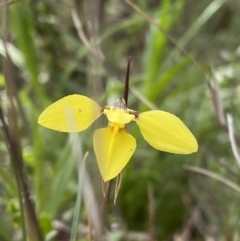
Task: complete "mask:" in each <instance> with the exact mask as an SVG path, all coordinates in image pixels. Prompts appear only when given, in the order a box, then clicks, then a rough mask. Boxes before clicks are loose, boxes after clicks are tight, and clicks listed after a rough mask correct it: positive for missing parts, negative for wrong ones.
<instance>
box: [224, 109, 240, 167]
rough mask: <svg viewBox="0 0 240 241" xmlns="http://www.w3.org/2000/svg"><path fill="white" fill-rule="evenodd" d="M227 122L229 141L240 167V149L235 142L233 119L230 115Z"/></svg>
mask: <svg viewBox="0 0 240 241" xmlns="http://www.w3.org/2000/svg"><path fill="white" fill-rule="evenodd" d="M227 122H228V134H229V140H230V143H231V147H232V152H233V155H234V157H235V159H236V162H237V164H238V166H239V167H240V155H239V153H238V147H237V143H236V140H235V134H234V125H233V118H232V116H231V115H230V114H227Z"/></svg>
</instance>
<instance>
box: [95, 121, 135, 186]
mask: <svg viewBox="0 0 240 241" xmlns="http://www.w3.org/2000/svg"><path fill="white" fill-rule="evenodd" d="M93 146H94V151H95V154H96V158H97V162H98V166H99V169H100V173H101V175H102V178H103V180H104V181H105V182H106V181H108V180H110V179H112V178H114V177H116V176H117V175H118V174H119V173H120V172H121V171H122V169H123V168H124V167H125V166H126V164H127V163H128V162H129V160H130V158H131V156H132V154H133V152H134V151H135V148H136V140H135V138H134V137H133V136H131V135H130V134H128V133H127V132H126V130H125V128H119V127H118V125H115V126H108V127H107V128H102V129H99V130H96V131H95V133H94V137H93Z"/></svg>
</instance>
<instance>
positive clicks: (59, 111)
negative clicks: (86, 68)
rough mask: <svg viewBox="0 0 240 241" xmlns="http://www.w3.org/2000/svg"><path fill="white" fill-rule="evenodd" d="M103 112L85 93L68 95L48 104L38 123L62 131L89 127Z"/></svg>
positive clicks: (76, 130)
mask: <svg viewBox="0 0 240 241" xmlns="http://www.w3.org/2000/svg"><path fill="white" fill-rule="evenodd" d="M101 114H102V112H101V108H100V106H99V105H98V104H97V103H96V102H95V101H93V100H92V99H90V98H88V97H86V96H83V95H69V96H66V97H64V98H62V99H60V100H58V101H56V102H54V103H53V104H51V105H50V106H48V107H47V108H46V109H45V110H44V111H43V112H42V114H41V115H40V116H39V118H38V124H40V125H42V126H44V127H47V128H49V129H53V130H56V131H61V132H79V131H83V130H85V129H87V128H88V127H89V126H90V125H91V124H92V123H93V122H94V121H95V120H96V119H97V118H98V117H99V116H100V115H101Z"/></svg>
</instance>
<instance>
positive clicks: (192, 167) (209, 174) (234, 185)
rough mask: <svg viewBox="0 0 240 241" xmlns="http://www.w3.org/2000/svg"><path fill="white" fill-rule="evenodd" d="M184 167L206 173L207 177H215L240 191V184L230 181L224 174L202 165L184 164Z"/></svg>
mask: <svg viewBox="0 0 240 241" xmlns="http://www.w3.org/2000/svg"><path fill="white" fill-rule="evenodd" d="M183 168H184V169H186V170H188V171H192V172H196V173H199V174H202V175H205V176H207V177H210V178H213V179H215V180H218V181H220V182H222V183H224V184H225V185H227V186H228V187H230V188H232V189H234V190H235V191H237V192H238V193H240V186H238V185H237V184H235V183H234V182H232V181H230V180H229V179H227V178H225V177H223V176H221V175H219V174H217V173H215V172H212V171H209V170H206V169H204V168H202V167H197V166H191V165H184V166H183Z"/></svg>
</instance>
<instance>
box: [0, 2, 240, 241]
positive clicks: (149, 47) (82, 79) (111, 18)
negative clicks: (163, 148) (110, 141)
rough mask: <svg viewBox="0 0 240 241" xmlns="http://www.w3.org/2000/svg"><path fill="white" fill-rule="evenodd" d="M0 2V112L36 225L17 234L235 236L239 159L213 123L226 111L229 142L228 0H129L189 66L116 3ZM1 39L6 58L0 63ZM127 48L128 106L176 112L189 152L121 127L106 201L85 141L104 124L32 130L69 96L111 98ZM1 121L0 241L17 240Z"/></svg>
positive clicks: (235, 31)
mask: <svg viewBox="0 0 240 241" xmlns="http://www.w3.org/2000/svg"><path fill="white" fill-rule="evenodd" d="M3 3H4V1H1V10H2V12H1V23H2V26H3V28H2V29H3V31H2V34H1V35H2V37H1V39H0V53H1V56H2V59H3V61H2V63H1V66H2V71H1V74H0V100H1V106H2V108H3V110H4V114H5V118H6V120H7V122H9V123H10V122H11V118H15V121H16V122H17V124H18V128H17V131H16V132H15V133H16V138H17V139H19V140H20V146H21V151H22V155H23V159H24V167H23V170H24V177H25V179H26V182H27V184H28V187H29V191H30V199H31V201H32V202H33V204H34V207H35V210H36V217H37V220H38V223H39V226H40V230H41V232H42V238H40V237H38V238H37V237H36V236H34V235H33V237H35V238H31V237H30V236H29V230H28V231H27V236H29V239H28V240H30V241H35V240H49V241H50V240H53V241H55V240H56V241H66V240H81V241H84V240H100V237H99V236H98V231H97V230H98V229H99V230H102V231H99V232H100V233H104V238H103V240H111V241H118V240H119V241H120V240H127V241H128V240H136V241H138V240H139V241H140V240H143V241H145V240H146V241H147V240H149V241H153V240H173V241H201V240H206V241H213V240H216V241H218V240H221V241H225V240H226V241H227V240H229V241H232V240H235V241H237V240H240V232H239V230H240V205H239V203H240V197H239V194H240V186H238V185H240V169H239V165H238V163H237V160H236V158H235V157H234V154H233V152H232V149H231V143H230V140H229V136H228V131H227V130H228V124H227V121H226V114H227V113H230V114H231V115H232V116H233V121H234V127H235V134H236V140H237V143H238V144H239V143H240V142H239V140H240V139H239V138H240V122H239V120H240V111H239V105H240V95H239V93H240V82H239V76H240V37H239V29H240V17H239V12H240V2H239V1H230V0H228V1H227V0H213V1H210V0H201V1H196V0H172V1H170V0H162V1H157V0H151V1H144V0H135V1H134V4H136V5H137V6H138V7H139V8H140V9H141V10H142V12H143V13H144V14H147V15H148V16H149V17H150V18H151V21H155V22H156V23H158V24H160V25H161V27H162V28H163V29H165V31H166V32H167V33H168V34H170V35H171V36H172V37H173V38H174V39H175V40H176V42H177V44H178V45H179V46H181V47H182V48H184V49H185V51H187V52H188V53H189V54H190V55H191V56H192V57H193V58H194V59H195V61H197V63H198V65H199V66H201V69H199V68H198V67H197V66H196V64H194V63H193V61H192V60H191V59H189V57H188V56H186V55H185V54H183V53H181V51H179V48H178V47H177V46H176V44H174V43H173V42H171V41H170V39H169V36H167V35H165V34H163V33H162V32H161V31H159V29H157V28H156V26H154V24H153V23H152V22H151V21H149V20H147V19H146V18H145V17H144V15H143V14H139V13H138V12H137V11H136V10H134V9H133V8H132V7H131V6H130V5H129V4H128V3H127V2H126V1H116V0H82V1H76V2H75V1H74V0H73V1H61V0H58V1H56V0H52V1H47V0H41V1H40V0H34V1H23V0H22V1H21V0H20V1H10V2H9V5H8V7H7V11H6V8H5V6H4V4H3ZM7 13H8V14H7ZM4 27H6V29H7V30H6V31H5V32H4ZM4 34H5V36H4ZM4 39H7V43H8V44H7V49H8V54H9V56H10V58H11V61H12V64H11V63H8V65H7V67H6V64H4V61H5V60H6V58H5V57H4V56H6V48H5V47H4V46H6V45H5V43H6V42H4ZM128 56H132V64H131V71H130V72H131V78H130V84H131V87H132V89H131V91H130V93H129V104H128V106H129V108H130V109H135V110H139V111H145V110H149V109H151V108H155V107H154V106H156V107H157V108H158V109H161V110H164V111H168V112H170V113H173V114H175V115H177V116H178V117H180V118H181V120H182V121H183V122H184V123H185V124H186V125H187V126H188V127H189V129H190V130H191V131H192V132H193V133H194V135H195V137H196V139H197V140H198V143H199V150H198V152H197V153H195V154H192V155H188V156H181V155H174V154H168V153H163V152H159V151H157V150H155V149H153V148H152V147H151V146H149V145H148V144H147V143H146V142H145V141H144V139H143V138H142V136H141V134H140V132H139V130H138V127H136V126H135V125H134V124H130V125H128V131H129V133H131V134H132V135H133V136H134V137H135V138H136V140H137V148H136V152H135V153H134V155H133V157H132V158H131V161H130V162H129V164H128V165H127V167H126V168H125V169H124V171H123V179H122V186H121V190H120V192H119V195H118V200H117V203H116V205H114V204H113V198H114V185H115V181H113V183H112V188H111V193H110V197H109V200H108V202H107V203H106V202H105V201H104V199H103V194H102V186H101V177H100V174H99V171H98V167H97V163H96V160H95V156H94V152H93V146H92V136H93V132H94V130H95V129H96V128H98V127H100V126H105V125H106V124H107V121H106V120H105V119H104V117H102V118H101V119H99V120H97V122H96V124H95V125H94V126H93V127H91V128H89V129H88V130H86V131H84V132H83V133H80V134H79V135H78V136H69V135H68V134H64V133H59V132H55V131H51V130H48V129H45V128H43V127H41V126H39V125H38V124H37V118H38V116H39V114H40V113H41V112H42V111H43V110H44V108H46V107H47V106H48V105H49V104H51V103H52V102H54V101H56V100H57V99H59V98H62V97H64V96H66V95H69V94H73V93H76V94H83V95H87V96H89V97H91V98H92V99H95V100H96V101H97V102H99V103H100V104H101V105H106V104H107V105H112V104H113V103H114V101H115V100H116V98H118V97H119V96H121V95H122V91H123V80H124V78H125V73H126V65H127V59H128ZM10 65H11V66H12V71H11V74H12V77H11V79H9V78H8V77H6V68H9V66H10ZM7 81H10V82H11V83H12V84H13V85H14V86H15V88H16V92H15V96H14V103H15V106H16V109H17V115H16V116H15V117H14V116H13V115H8V111H7V110H8V108H9V105H10V104H9V103H10V99H9V98H8V95H7V93H8V91H9V90H8V91H7V84H6V83H7ZM221 104H222V105H221ZM221 113H222V116H223V117H225V118H222V119H221V118H220V116H221ZM2 126H3V125H2V124H0V128H1V130H2V132H1V133H0V140H1V142H0V241H15V240H16V241H18V240H24V239H25V238H24V235H23V234H24V231H23V230H24V228H23V227H22V222H23V219H22V218H23V217H24V215H23V213H22V210H21V205H20V204H19V192H20V193H21V191H20V190H19V187H18V185H17V183H16V171H14V170H15V167H14V166H13V165H12V164H11V163H12V161H11V158H10V155H9V151H8V149H7V145H8V142H7V140H6V139H5V136H4V131H3V129H4V128H3V127H2ZM238 136H239V137H238ZM87 151H88V152H89V156H88V157H87V159H86V161H85V162H81V160H82V156H83V155H84V154H85V153H86V152H87ZM79 165H80V167H81V168H80V170H79ZM190 165H191V166H190ZM194 168H195V169H194ZM197 168H198V169H197ZM200 168H201V169H200ZM78 171H79V175H78ZM201 171H202V172H203V173H202V174H199V172H201ZM221 178H224V179H221ZM219 179H220V180H219ZM233 187H234V188H235V189H234V188H233ZM77 195H78V198H77ZM76 208H77V209H76ZM78 208H79V210H78ZM74 210H75V211H74ZM103 213H104V214H103ZM74 214H75V216H74ZM26 216H27V215H26ZM26 216H25V217H26ZM27 218H28V217H26V220H27ZM27 222H28V221H27ZM30 223H31V222H30ZM27 225H30V224H27ZM30 226H31V225H30ZM30 229H31V228H30ZM89 230H90V231H89ZM91 230H92V232H91ZM91 233H93V235H94V234H95V239H94V238H92V237H91Z"/></svg>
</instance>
